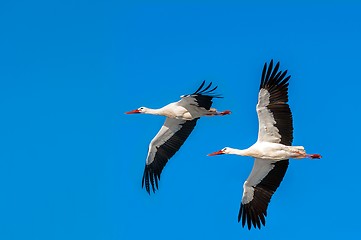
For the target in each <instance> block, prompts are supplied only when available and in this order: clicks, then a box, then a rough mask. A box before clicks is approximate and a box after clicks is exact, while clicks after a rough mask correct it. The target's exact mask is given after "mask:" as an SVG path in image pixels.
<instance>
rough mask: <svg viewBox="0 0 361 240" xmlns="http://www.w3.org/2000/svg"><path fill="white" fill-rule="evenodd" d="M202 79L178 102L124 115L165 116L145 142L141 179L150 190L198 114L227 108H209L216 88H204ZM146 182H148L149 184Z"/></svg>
mask: <svg viewBox="0 0 361 240" xmlns="http://www.w3.org/2000/svg"><path fill="white" fill-rule="evenodd" d="M204 84H205V81H203V83H202V84H201V86H200V87H199V88H198V90H197V91H195V92H194V93H192V94H189V95H183V96H181V100H180V101H178V102H173V103H170V104H168V105H166V106H164V107H162V108H159V109H151V108H146V107H140V108H138V109H136V110H133V111H130V112H126V114H134V113H144V114H152V115H161V116H165V117H167V118H166V120H165V122H164V124H163V126H162V127H161V129H160V130H159V132H158V133H157V135H156V136H155V137H154V138H153V140H152V141H151V142H150V144H149V149H148V155H147V160H146V164H145V169H144V175H143V179H142V187H143V186H144V185H145V188H146V190H147V192H148V193H150V184H151V186H152V190H153V192H155V189H156V188H157V189H158V180H160V174H161V172H162V170H163V168H164V166H165V165H166V163H167V162H168V160H169V159H170V158H171V157H172V156H173V155H174V154H175V153H176V152H177V151H178V150H179V149H180V147H181V146H182V145H183V143H184V142H185V140H186V139H187V138H188V136H189V135H190V134H191V132H192V131H193V129H194V127H195V126H196V123H197V120H198V119H199V118H200V117H202V116H216V115H220V116H223V115H227V114H230V113H231V112H230V111H223V112H218V111H217V110H216V109H214V108H211V106H212V99H213V98H219V97H220V96H218V95H213V91H214V90H215V89H216V88H217V87H215V88H213V89H210V90H209V88H210V87H211V85H212V83H210V84H209V85H208V86H207V87H205V88H204V89H202V88H203V87H204ZM149 183H150V184H149Z"/></svg>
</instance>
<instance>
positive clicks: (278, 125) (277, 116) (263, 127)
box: [256, 60, 293, 145]
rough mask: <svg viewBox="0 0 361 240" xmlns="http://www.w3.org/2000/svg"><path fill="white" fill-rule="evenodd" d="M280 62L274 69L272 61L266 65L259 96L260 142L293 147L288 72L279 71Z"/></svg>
mask: <svg viewBox="0 0 361 240" xmlns="http://www.w3.org/2000/svg"><path fill="white" fill-rule="evenodd" d="M279 65H280V64H279V62H278V63H277V64H276V66H275V67H274V68H273V60H271V62H270V64H269V66H268V68H267V63H265V65H264V67H263V72H262V78H261V84H260V90H259V94H258V103H257V108H256V110H257V114H258V122H259V128H258V141H267V142H273V143H282V144H285V145H291V143H292V140H293V124H292V113H291V109H290V107H289V106H288V104H287V102H288V80H289V79H290V77H291V76H287V77H286V75H287V70H286V71H284V72H282V71H278V69H279Z"/></svg>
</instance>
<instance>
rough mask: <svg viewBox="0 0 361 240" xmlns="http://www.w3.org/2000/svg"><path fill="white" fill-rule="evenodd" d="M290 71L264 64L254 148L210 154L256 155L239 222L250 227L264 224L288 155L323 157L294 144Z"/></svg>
mask: <svg viewBox="0 0 361 240" xmlns="http://www.w3.org/2000/svg"><path fill="white" fill-rule="evenodd" d="M286 75H287V71H284V72H282V71H279V63H277V64H276V65H275V67H273V60H271V62H270V64H269V66H268V67H267V63H265V65H264V68H263V71H262V78H261V84H260V89H259V93H258V103H257V107H256V110H257V114H258V122H259V129H258V139H257V142H256V143H255V144H253V145H252V146H251V147H249V148H247V149H244V150H239V149H234V148H229V147H226V148H223V149H222V150H219V151H217V152H214V153H211V154H209V156H213V155H219V154H236V155H241V156H251V157H254V159H255V161H254V165H253V168H252V171H251V173H250V175H249V177H248V178H247V180H246V181H245V183H244V184H243V197H242V201H241V206H240V210H239V214H238V221H241V220H242V226H245V225H247V227H248V229H251V227H252V226H253V227H254V228H261V225H265V223H266V220H265V217H266V216H267V207H268V204H269V202H270V200H271V198H272V195H273V194H274V192H275V191H276V190H277V188H278V187H279V185H280V183H281V181H282V180H283V177H284V175H285V173H286V171H287V168H288V164H289V160H288V159H289V158H296V159H301V158H312V159H314V158H321V156H320V155H319V154H306V152H305V150H304V147H302V146H291V144H292V140H293V123H292V114H291V110H290V108H289V105H288V104H287V102H288V84H289V83H288V81H289V79H290V76H286Z"/></svg>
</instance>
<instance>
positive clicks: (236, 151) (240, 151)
mask: <svg viewBox="0 0 361 240" xmlns="http://www.w3.org/2000/svg"><path fill="white" fill-rule="evenodd" d="M229 153H230V154H234V155H239V156H251V152H250V151H249V149H248V148H247V149H235V148H230V152H229Z"/></svg>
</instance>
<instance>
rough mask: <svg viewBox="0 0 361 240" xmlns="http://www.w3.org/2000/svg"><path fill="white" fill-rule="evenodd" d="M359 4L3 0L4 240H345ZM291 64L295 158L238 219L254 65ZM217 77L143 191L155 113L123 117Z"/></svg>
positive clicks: (350, 215) (351, 225)
mask: <svg viewBox="0 0 361 240" xmlns="http://www.w3.org/2000/svg"><path fill="white" fill-rule="evenodd" d="M360 12H361V4H360V3H357V1H354V2H353V1H318V2H317V1H316V2H315V1H295V2H293V3H287V2H285V1H271V2H268V1H252V2H251V1H250V2H242V1H239V2H236V1H212V2H209V1H176V2H166V1H152V3H150V2H149V1H120V2H119V1H68V0H58V1H39V0H36V1H2V2H1V3H0V22H1V24H0V112H1V113H0V194H1V195H0V239H9V240H10V239H106V240H107V239H123V240H127V239H158V240H161V239H278V240H279V239H321V238H322V239H340V238H347V239H356V238H357V236H359V233H360V229H361V221H360V220H359V215H360V213H361V210H360V208H359V203H360V192H361V190H360V186H359V175H360V173H359V169H360V167H361V164H360V159H359V155H360V154H359V153H358V150H359V149H360V146H359V144H360V140H359V135H360V133H361V132H360V127H359V125H360V115H359V111H360V104H359V97H360V87H361V79H360V63H361V61H360V60H361V57H360V56H361V47H360V43H361V30H360V29H361V14H360ZM271 58H273V59H274V60H276V61H281V69H288V70H289V73H290V74H291V75H292V78H291V81H290V89H289V95H290V106H291V108H292V112H293V116H294V128H295V130H294V144H295V145H304V146H305V147H306V149H307V151H308V152H310V153H321V154H322V155H323V159H321V160H315V161H311V160H302V161H296V160H294V161H292V162H291V163H290V167H289V169H288V171H287V174H286V176H285V178H284V181H283V182H282V184H281V186H280V188H279V189H278V190H277V192H276V193H275V195H274V196H273V198H272V201H271V204H270V206H269V209H268V217H267V220H266V221H267V224H266V227H264V228H262V229H261V230H251V231H248V230H247V229H243V228H242V227H241V225H240V224H239V223H237V214H238V210H239V204H240V199H241V196H242V185H243V182H244V180H245V179H246V178H247V176H248V174H249V172H250V170H251V168H252V164H253V160H252V159H251V158H246V157H243V158H242V157H237V156H219V157H212V158H211V157H206V154H207V153H210V152H213V151H216V150H219V149H221V148H223V147H224V146H231V147H236V148H246V147H248V146H249V145H251V144H253V143H254V142H255V141H256V138H257V128H258V122H257V116H256V112H255V104H256V102H257V93H258V86H259V81H260V75H261V71H262V67H263V64H264V62H266V61H269V60H270V59H271ZM204 79H205V80H207V81H213V82H214V83H215V84H217V85H219V88H218V90H217V91H218V93H221V94H222V95H223V96H224V99H216V100H215V103H214V105H213V106H214V107H216V108H218V109H219V110H225V109H230V110H232V112H233V114H232V115H229V116H224V117H214V118H203V119H201V120H200V121H199V122H198V125H197V127H196V129H195V131H194V132H193V133H192V135H191V136H190V137H189V139H188V141H187V142H186V143H185V144H184V146H183V147H182V148H181V150H180V151H179V152H178V153H177V154H176V155H175V156H174V157H173V159H171V161H170V162H169V163H168V164H167V166H166V168H165V170H164V172H163V174H162V179H161V182H160V190H159V191H158V192H157V193H156V194H155V195H151V196H149V195H148V194H147V193H146V192H145V190H144V189H142V188H141V177H142V174H143V169H144V162H145V158H146V154H147V149H148V144H149V142H150V140H151V139H152V138H153V136H154V135H155V134H156V133H157V132H158V130H159V128H160V126H161V125H162V124H163V121H164V118H163V117H158V116H148V115H133V116H131V115H125V114H124V112H125V111H129V110H132V109H135V108H138V107H140V106H148V107H153V108H158V107H161V106H163V105H165V104H167V103H169V102H172V101H178V99H179V96H180V95H182V94H187V93H192V92H193V91H194V90H196V88H197V87H198V86H199V84H200V83H201V82H202V80H204Z"/></svg>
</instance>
